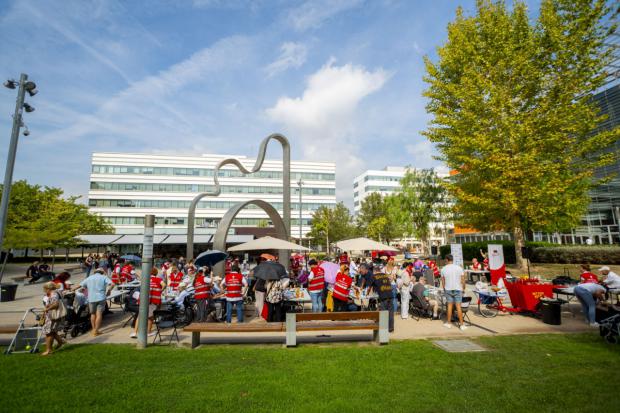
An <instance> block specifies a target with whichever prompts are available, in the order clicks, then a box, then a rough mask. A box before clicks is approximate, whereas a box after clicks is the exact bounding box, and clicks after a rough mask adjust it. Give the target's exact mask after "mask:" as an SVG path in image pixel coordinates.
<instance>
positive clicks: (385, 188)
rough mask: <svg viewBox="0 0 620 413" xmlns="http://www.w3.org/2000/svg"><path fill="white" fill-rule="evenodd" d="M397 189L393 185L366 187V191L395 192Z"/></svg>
mask: <svg viewBox="0 0 620 413" xmlns="http://www.w3.org/2000/svg"><path fill="white" fill-rule="evenodd" d="M397 189H398V188H395V187H393V186H367V187H365V188H364V190H365V191H366V192H395V191H396V190H397Z"/></svg>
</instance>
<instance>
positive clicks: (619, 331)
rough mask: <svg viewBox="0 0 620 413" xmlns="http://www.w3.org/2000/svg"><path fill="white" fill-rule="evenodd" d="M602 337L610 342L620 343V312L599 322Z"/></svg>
mask: <svg viewBox="0 0 620 413" xmlns="http://www.w3.org/2000/svg"><path fill="white" fill-rule="evenodd" d="M599 324H600V325H599V330H600V333H601V337H604V338H605V341H607V342H608V343H610V344H618V343H620V338H619V336H620V314H615V315H613V316H611V317H608V318H606V319H604V320H603V321H601V322H600V323H599Z"/></svg>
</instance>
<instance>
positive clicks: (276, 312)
mask: <svg viewBox="0 0 620 413" xmlns="http://www.w3.org/2000/svg"><path fill="white" fill-rule="evenodd" d="M288 283H289V279H288V278H285V279H282V280H272V281H268V282H267V285H266V290H267V292H266V293H265V301H267V306H268V308H269V313H268V315H267V321H269V322H274V321H275V322H281V321H282V320H283V318H282V300H283V299H284V290H285V289H286V288H287V287H288Z"/></svg>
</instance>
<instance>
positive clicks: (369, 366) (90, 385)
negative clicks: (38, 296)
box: [0, 333, 620, 413]
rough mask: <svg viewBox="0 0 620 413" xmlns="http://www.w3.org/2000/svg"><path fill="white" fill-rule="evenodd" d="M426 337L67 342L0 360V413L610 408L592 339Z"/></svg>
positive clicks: (617, 372) (618, 352) (619, 403)
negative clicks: (289, 345)
mask: <svg viewBox="0 0 620 413" xmlns="http://www.w3.org/2000/svg"><path fill="white" fill-rule="evenodd" d="M477 342H478V343H480V344H482V345H483V346H485V347H487V348H488V349H490V350H491V351H489V352H485V353H460V354H455V353H446V352H444V351H443V350H440V349H438V348H436V347H434V345H433V344H432V343H431V342H430V341H425V340H418V341H397V342H392V343H390V344H389V345H387V346H383V347H377V346H375V345H371V344H367V343H360V344H321V345H318V344H317V345H302V346H300V347H298V348H294V349H286V348H282V347H280V346H274V345H265V346H258V345H257V346H248V345H231V346H220V345H218V346H202V347H201V348H199V349H197V350H190V349H187V348H173V347H170V348H168V347H150V348H148V349H147V350H145V351H138V350H135V348H134V347H132V346H129V345H103V344H101V345H75V346H69V347H67V348H65V349H64V350H61V351H59V352H58V353H55V354H54V355H52V356H51V357H47V358H44V357H40V356H38V355H19V354H13V355H10V356H4V355H2V356H0V371H1V372H2V374H1V376H0V377H1V378H0V389H1V391H2V395H3V396H2V401H1V403H0V410H1V411H6V412H23V411H45V412H50V411H64V412H77V411H80V412H93V411H95V412H99V411H101V412H115V411H119V412H120V411H124V412H127V411H130V412H141V411H149V412H160V411H183V412H189V411H202V412H204V411H217V412H276V411H278V412H279V411H285V412H288V411H298V412H332V411H335V412H385V413H388V412H412V411H427V412H472V413H473V412H482V411H501V412H528V413H533V412H543V411H560V412H569V411H575V412H577V411H579V412H588V411H591V412H614V411H615V412H617V411H620V397H618V389H619V388H620V346H618V345H615V346H614V345H609V344H606V343H604V342H603V340H602V339H601V338H600V337H598V336H597V335H596V334H594V333H591V334H581V335H531V336H527V335H521V336H505V337H485V338H480V339H478V340H477Z"/></svg>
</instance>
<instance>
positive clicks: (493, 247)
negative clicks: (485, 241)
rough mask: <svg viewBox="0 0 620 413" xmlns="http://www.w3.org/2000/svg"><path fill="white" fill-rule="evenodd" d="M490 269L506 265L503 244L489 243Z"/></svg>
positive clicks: (497, 268)
mask: <svg viewBox="0 0 620 413" xmlns="http://www.w3.org/2000/svg"><path fill="white" fill-rule="evenodd" d="M487 248H488V253H489V269H491V270H499V269H501V268H502V267H503V266H504V247H503V246H502V245H501V244H489V245H488V246H487Z"/></svg>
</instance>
